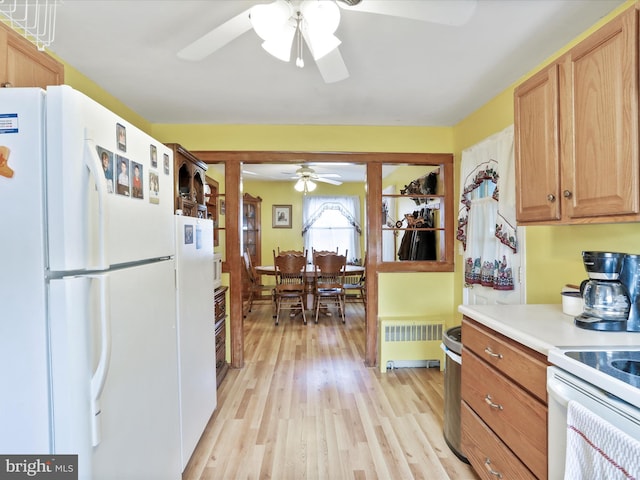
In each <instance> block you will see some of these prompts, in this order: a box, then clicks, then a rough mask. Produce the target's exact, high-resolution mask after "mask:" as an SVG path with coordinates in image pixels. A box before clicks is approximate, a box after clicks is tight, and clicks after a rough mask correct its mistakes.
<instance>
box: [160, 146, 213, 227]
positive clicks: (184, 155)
mask: <svg viewBox="0 0 640 480" xmlns="http://www.w3.org/2000/svg"><path fill="white" fill-rule="evenodd" d="M166 145H167V147H169V148H171V149H172V150H173V176H174V192H173V193H174V208H175V210H182V214H183V215H186V216H188V217H198V218H206V217H207V206H206V201H205V188H204V187H205V185H206V179H205V172H206V171H207V164H206V163H204V162H202V161H201V160H199V159H198V158H197V157H196V156H195V155H193V154H192V153H191V152H189V151H188V150H187V149H185V148H184V147H183V146H182V145H178V144H177V143H167V144H166Z"/></svg>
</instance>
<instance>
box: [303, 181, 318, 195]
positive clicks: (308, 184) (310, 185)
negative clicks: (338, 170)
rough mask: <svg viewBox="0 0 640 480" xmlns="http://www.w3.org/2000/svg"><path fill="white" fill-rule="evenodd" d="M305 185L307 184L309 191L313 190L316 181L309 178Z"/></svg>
mask: <svg viewBox="0 0 640 480" xmlns="http://www.w3.org/2000/svg"><path fill="white" fill-rule="evenodd" d="M305 185H306V186H307V191H308V192H313V191H314V190H315V189H316V183H315V182H314V181H312V180H307V181H306V182H305Z"/></svg>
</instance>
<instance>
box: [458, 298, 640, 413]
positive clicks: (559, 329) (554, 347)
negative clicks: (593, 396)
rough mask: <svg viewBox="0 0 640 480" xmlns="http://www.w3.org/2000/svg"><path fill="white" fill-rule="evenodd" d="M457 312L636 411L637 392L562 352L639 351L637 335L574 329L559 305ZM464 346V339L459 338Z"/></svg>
mask: <svg viewBox="0 0 640 480" xmlns="http://www.w3.org/2000/svg"><path fill="white" fill-rule="evenodd" d="M458 311H459V312H461V313H462V314H464V315H467V316H469V317H471V318H473V319H474V320H475V321H477V322H478V323H481V324H483V325H486V326H487V327H489V328H491V329H492V330H494V331H496V332H499V333H501V334H503V335H505V336H507V337H509V338H511V339H513V340H515V341H517V342H518V343H521V344H522V345H525V346H527V347H529V348H531V349H533V350H536V351H538V352H540V353H542V354H544V355H546V356H547V358H548V360H549V363H552V364H554V365H557V366H559V367H560V368H562V369H564V370H566V371H568V372H570V373H572V374H574V375H575V376H576V377H578V378H581V379H583V380H585V381H587V382H589V383H591V384H593V385H596V386H598V387H599V388H601V389H603V390H605V391H607V392H609V393H611V394H613V395H616V396H617V397H619V398H621V399H623V400H624V401H626V402H629V403H630V404H631V405H633V406H635V407H636V408H640V389H639V388H637V387H634V386H631V385H629V384H627V383H625V382H623V381H621V380H619V379H617V378H615V377H612V376H610V375H607V374H605V373H604V372H602V371H599V370H597V369H595V368H592V367H588V366H586V365H585V364H584V363H581V362H579V361H577V360H574V359H572V358H569V357H568V356H567V355H565V354H564V352H565V351H569V350H574V351H586V350H640V332H599V331H594V330H585V329H583V328H579V327H576V326H575V325H574V322H573V317H572V316H569V315H565V314H564V313H562V305H560V304H558V305H460V306H459V307H458ZM462 344H463V345H464V338H463V339H462Z"/></svg>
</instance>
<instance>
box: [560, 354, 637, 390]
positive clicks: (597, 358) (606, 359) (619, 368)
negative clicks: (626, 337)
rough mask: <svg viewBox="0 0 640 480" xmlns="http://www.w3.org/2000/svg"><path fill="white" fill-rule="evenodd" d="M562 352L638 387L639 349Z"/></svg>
mask: <svg viewBox="0 0 640 480" xmlns="http://www.w3.org/2000/svg"><path fill="white" fill-rule="evenodd" d="M564 354H565V355H566V356H568V357H570V358H573V359H574V360H577V361H578V362H581V363H583V364H585V365H587V366H589V367H591V368H595V369H596V370H599V371H601V372H602V373H604V374H606V375H609V376H611V377H614V378H616V379H618V380H620V381H622V382H624V383H626V384H628V385H631V386H633V387H635V388H638V389H640V350H629V351H624V350H614V351H611V350H590V351H566V352H564Z"/></svg>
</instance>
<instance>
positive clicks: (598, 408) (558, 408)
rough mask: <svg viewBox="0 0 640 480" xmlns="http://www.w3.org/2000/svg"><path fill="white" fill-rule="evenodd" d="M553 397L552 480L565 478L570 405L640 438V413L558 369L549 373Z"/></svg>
mask: <svg viewBox="0 0 640 480" xmlns="http://www.w3.org/2000/svg"><path fill="white" fill-rule="evenodd" d="M547 392H548V393H549V420H548V421H549V437H548V441H549V443H548V452H549V479H562V478H564V466H565V457H566V451H567V404H568V402H569V400H574V401H576V402H578V403H580V404H581V405H582V406H584V407H586V408H587V409H589V410H591V412H593V413H595V414H596V415H597V416H599V417H600V418H603V419H604V420H606V421H607V422H609V423H610V424H612V425H615V426H616V427H618V428H619V429H620V430H622V431H623V432H625V433H627V434H629V435H631V436H632V437H634V438H640V410H638V408H636V407H634V406H632V405H630V404H628V403H626V402H623V401H622V400H620V399H619V398H617V397H613V396H611V395H610V394H608V393H607V392H605V391H603V390H601V389H599V388H597V387H595V386H593V385H591V384H589V383H586V382H584V381H582V380H580V379H579V378H578V377H575V376H573V375H571V374H570V373H567V372H565V371H564V370H561V369H560V368H557V367H549V368H548V369H547Z"/></svg>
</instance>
